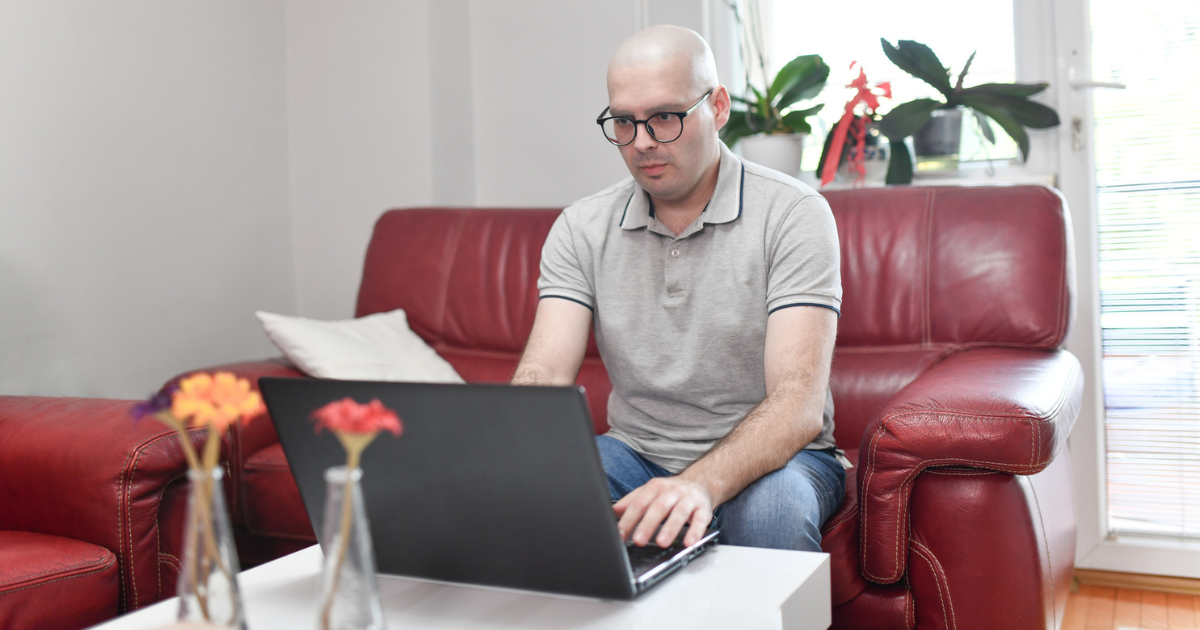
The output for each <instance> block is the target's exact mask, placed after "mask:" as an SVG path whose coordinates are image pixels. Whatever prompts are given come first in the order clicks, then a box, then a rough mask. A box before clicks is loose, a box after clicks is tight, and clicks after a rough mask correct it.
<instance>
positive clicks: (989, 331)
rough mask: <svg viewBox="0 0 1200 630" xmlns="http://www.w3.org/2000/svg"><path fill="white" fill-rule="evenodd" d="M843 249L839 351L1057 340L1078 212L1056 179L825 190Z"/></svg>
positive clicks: (1062, 333) (1066, 319)
mask: <svg viewBox="0 0 1200 630" xmlns="http://www.w3.org/2000/svg"><path fill="white" fill-rule="evenodd" d="M825 196H826V199H828V201H829V206H830V207H831V208H832V209H833V215H834V219H835V220H836V221H837V227H838V240H839V241H840V243H841V251H842V287H843V289H844V291H845V293H844V295H843V297H842V306H843V308H842V318H841V319H840V320H839V321H838V350H839V352H840V351H841V350H842V349H843V348H845V347H849V346H885V345H890V346H914V345H922V346H927V345H929V344H944V345H953V346H979V345H993V344H995V345H1003V346H1009V347H1024V348H1040V349H1052V348H1057V347H1058V346H1059V345H1061V344H1062V343H1063V340H1064V339H1065V338H1066V335H1067V332H1068V330H1069V329H1070V322H1071V303H1072V295H1073V293H1074V290H1073V289H1074V287H1073V282H1074V277H1075V276H1074V270H1073V269H1072V265H1073V254H1072V252H1071V238H1070V225H1071V224H1070V217H1069V216H1068V215H1067V208H1066V204H1065V203H1064V202H1063V199H1062V196H1061V195H1060V194H1059V193H1058V192H1057V191H1055V190H1054V189H1052V188H1048V187H1045V186H995V187H990V188H987V189H986V190H984V189H981V188H979V187H959V186H948V187H923V188H909V189H900V188H887V189H874V190H844V191H831V192H828V193H825Z"/></svg>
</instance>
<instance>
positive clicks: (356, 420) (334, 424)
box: [312, 397, 403, 435]
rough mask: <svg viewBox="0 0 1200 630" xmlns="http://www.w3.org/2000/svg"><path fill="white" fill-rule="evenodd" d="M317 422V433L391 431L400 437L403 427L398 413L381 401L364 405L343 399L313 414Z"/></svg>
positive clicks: (350, 399)
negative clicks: (322, 430) (323, 431)
mask: <svg viewBox="0 0 1200 630" xmlns="http://www.w3.org/2000/svg"><path fill="white" fill-rule="evenodd" d="M312 417H313V419H314V420H316V421H317V429H316V430H317V432H318V433H319V432H320V431H321V429H329V430H330V431H334V432H343V433H364V434H365V433H377V432H379V431H390V432H391V433H392V435H400V431H401V430H402V429H403V425H401V424H400V417H399V416H397V415H396V412H394V411H392V410H391V409H388V408H387V407H384V406H383V403H381V402H379V399H378V398H377V399H375V400H372V401H371V402H369V403H367V404H365V405H363V404H359V403H357V402H355V401H354V399H353V398H349V397H347V398H343V399H341V400H337V401H334V402H331V403H329V404H328V405H325V406H324V407H321V408H320V409H318V410H316V411H314V412H313V415H312Z"/></svg>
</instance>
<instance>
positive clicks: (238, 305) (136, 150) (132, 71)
mask: <svg viewBox="0 0 1200 630" xmlns="http://www.w3.org/2000/svg"><path fill="white" fill-rule="evenodd" d="M283 9H284V6H283V2H282V0H259V1H256V2H242V1H241V0H225V1H218V0H187V1H184V0H179V1H175V2H161V1H159V0H106V1H105V2H94V1H92V0H36V1H34V0H30V1H25V2H4V3H0V394H51V395H64V394H70V395H96V396H116V397H133V396H144V395H145V394H147V393H148V392H149V391H151V390H153V389H155V388H157V387H158V386H159V385H160V384H161V383H162V382H163V380H165V379H166V378H167V377H169V376H171V375H173V374H174V373H176V372H178V371H181V370H184V369H188V368H191V367H197V366H202V365H205V364H208V363H213V362H222V361H231V360H238V359H243V358H251V357H259V356H267V355H270V354H271V352H272V349H271V347H270V345H269V344H268V343H267V342H266V341H265V339H264V338H263V335H262V333H261V332H260V330H259V327H258V325H257V323H256V322H255V321H254V318H253V316H252V315H251V313H252V312H253V311H254V310H255V309H272V310H286V309H289V308H290V307H291V305H292V304H293V302H294V298H293V284H294V283H293V271H292V266H291V264H290V259H289V252H290V250H291V244H290V236H289V235H290V229H289V222H290V219H289V216H288V210H287V170H286V167H287V162H286V152H287V146H286V120H285V99H284V87H283V82H284V55H283V50H284V47H283V38H284V28H283Z"/></svg>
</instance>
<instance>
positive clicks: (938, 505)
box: [0, 186, 1083, 630]
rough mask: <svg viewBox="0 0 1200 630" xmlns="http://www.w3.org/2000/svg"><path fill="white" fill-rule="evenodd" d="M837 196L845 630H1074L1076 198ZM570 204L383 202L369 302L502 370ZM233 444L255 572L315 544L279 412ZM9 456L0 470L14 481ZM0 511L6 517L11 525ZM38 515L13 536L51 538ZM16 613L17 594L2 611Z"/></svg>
mask: <svg viewBox="0 0 1200 630" xmlns="http://www.w3.org/2000/svg"><path fill="white" fill-rule="evenodd" d="M826 196H827V198H828V199H829V202H830V205H831V206H832V208H833V211H834V216H835V218H836V220H837V225H838V232H839V237H840V239H841V245H842V284H843V289H844V299H843V310H842V313H843V316H842V318H841V320H840V321H839V329H838V341H837V351H836V356H835V359H834V365H833V381H832V388H833V396H834V402H835V408H836V411H835V422H836V438H837V441H838V443H839V445H840V446H841V447H842V448H843V449H845V450H846V451H847V453H848V454H849V456H850V458H851V460H853V461H855V462H857V466H856V467H855V468H854V469H852V470H851V471H849V474H848V477H847V496H846V500H845V502H844V503H843V506H842V508H841V510H839V512H838V513H837V514H836V515H835V516H834V517H833V518H831V519H830V521H829V522H828V523H827V524H826V526H825V532H824V540H823V543H822V546H823V548H824V549H825V551H827V552H828V553H829V554H830V556H831V561H832V582H833V583H832V596H833V605H834V628H844V629H853V628H882V629H886V628H909V629H911V628H921V629H926V628H971V629H976V628H979V629H991V628H995V629H1001V628H1003V629H1005V630H1013V629H1025V628H1039V629H1042V628H1057V627H1058V626H1059V625H1060V624H1061V621H1062V614H1063V611H1064V608H1065V605H1066V595H1067V591H1068V586H1069V582H1070V579H1071V574H1072V570H1073V561H1074V553H1075V525H1074V506H1073V500H1072V489H1071V478H1070V464H1069V461H1068V455H1067V451H1066V449H1065V448H1064V447H1065V444H1066V440H1067V437H1068V435H1069V433H1070V430H1071V426H1072V425H1073V423H1074V421H1075V419H1076V417H1077V415H1078V410H1079V405H1080V401H1081V398H1082V385H1083V376H1082V371H1081V370H1080V367H1079V364H1078V362H1077V361H1076V359H1075V358H1074V357H1073V356H1072V355H1071V354H1070V353H1068V352H1066V351H1064V350H1062V349H1061V347H1060V346H1061V345H1062V343H1063V340H1064V339H1065V337H1066V335H1067V332H1068V329H1069V327H1070V322H1071V313H1072V308H1073V304H1072V300H1073V292H1072V286H1073V273H1074V271H1073V268H1072V253H1071V247H1070V236H1069V235H1070V228H1069V217H1068V215H1067V211H1066V207H1065V204H1064V202H1063V200H1062V197H1061V196H1060V195H1059V194H1057V193H1056V192H1055V191H1053V190H1052V189H1049V188H1045V187H1039V186H1019V187H945V188H908V187H905V188H889V189H874V190H858V191H839V192H830V193H827V194H826ZM557 214H558V211H557V210H550V209H529V210H525V209H521V210H516V209H451V208H423V209H409V210H394V211H391V212H388V213H385V214H384V215H383V216H382V217H381V218H380V219H379V221H378V223H377V224H376V227H375V231H374V234H373V236H372V239H371V242H370V245H369V247H368V250H367V255H366V261H365V264H364V268H363V277H362V283H361V286H360V289H359V295H358V303H357V307H356V314H357V315H358V316H364V315H368V314H371V313H378V312H384V311H390V310H393V309H397V308H403V309H405V311H406V312H407V313H408V321H409V324H410V325H411V326H412V328H413V330H414V331H415V332H416V333H417V334H419V335H420V336H421V337H422V338H424V339H425V340H426V341H427V342H428V343H429V344H430V345H431V346H432V347H433V348H434V349H435V350H437V351H438V352H439V353H440V354H441V355H442V356H443V357H444V358H445V359H446V360H447V361H449V362H450V363H451V364H452V365H453V366H454V368H455V369H456V370H458V372H459V374H461V375H462V377H463V378H464V379H466V380H467V381H494V382H502V381H506V380H507V379H508V378H509V377H510V376H511V374H512V372H513V369H514V368H515V366H516V362H517V360H518V358H519V355H520V352H521V350H522V348H523V346H524V343H525V339H526V337H527V335H528V333H529V330H530V327H531V326H532V323H533V316H534V310H535V308H536V304H537V290H536V280H537V276H538V261H539V258H540V250H541V245H542V242H543V241H544V239H545V236H546V234H547V232H548V231H549V229H550V226H551V225H552V223H553V222H554V219H555V217H556V216H557ZM218 367H221V368H223V369H230V370H233V371H235V372H238V373H239V374H242V375H244V376H248V377H251V378H257V377H259V376H265V375H272V376H293V377H301V376H302V374H300V373H299V372H298V371H296V370H295V368H293V367H292V366H291V365H290V364H288V363H287V362H286V361H285V360H283V359H273V360H268V361H262V362H251V363H240V364H233V365H226V366H218ZM206 369H215V368H206ZM579 383H580V384H582V385H584V386H585V387H586V388H587V390H588V394H589V402H590V406H591V411H592V415H593V418H594V422H595V424H596V430H597V432H602V431H604V430H605V429H606V422H605V418H606V413H605V409H606V403H607V397H608V394H609V392H610V391H611V385H610V384H609V382H608V378H607V375H606V373H605V370H604V366H603V363H602V362H601V360H600V357H599V354H598V352H597V350H596V348H595V345H594V344H591V345H589V348H588V352H587V357H586V359H585V361H584V365H583V368H582V370H581V372H580V375H579ZM16 404H18V405H19V404H23V403H20V402H18V403H16ZM80 404H83V403H80ZM113 404H116V403H113ZM3 405H4V403H3V401H2V399H0V423H3V422H5V411H4V409H5V408H4V406H3ZM0 430H5V431H6V430H7V429H6V425H3V424H0ZM225 447H226V448H225V455H226V457H227V458H228V470H229V473H230V474H229V475H228V485H227V487H226V490H227V496H228V500H229V502H230V512H231V516H232V520H233V522H234V523H235V529H236V530H237V532H238V535H239V551H240V553H241V555H242V557H243V561H244V563H246V564H252V563H254V562H258V561H261V560H265V559H269V558H271V557H275V556H277V555H281V554H282V553H285V552H287V551H290V550H292V549H296V548H299V547H301V546H304V545H307V544H310V543H311V542H312V541H313V533H312V529H311V527H310V525H309V523H308V519H307V516H306V515H305V513H304V510H303V507H302V505H301V503H300V499H299V493H298V492H297V490H296V487H295V484H294V482H293V481H292V479H291V476H290V472H289V470H288V467H287V462H286V460H285V459H284V457H283V453H282V450H281V448H280V446H279V444H278V439H277V437H276V435H275V433H274V430H273V428H272V426H271V423H270V422H267V421H265V419H260V420H256V421H254V422H251V423H249V424H247V425H241V426H236V427H235V428H234V429H232V430H231V432H230V433H229V434H228V435H227V439H226V445H225ZM122 448H126V447H123V446H122V447H118V448H117V450H118V451H119V450H121V449H122ZM131 452H132V451H131ZM0 462H6V460H5V458H4V457H2V456H0ZM7 468H8V465H7V464H6V463H0V473H2V474H5V475H7V473H8V471H7ZM180 471H181V469H180ZM0 478H2V477H0ZM5 483H6V482H5ZM8 487H9V486H0V488H4V489H7V488H8ZM163 487H164V488H165V489H166V490H167V492H165V493H164V495H163V496H164V497H165V498H164V499H163V500H162V501H161V502H160V503H159V504H158V505H157V506H156V507H157V508H158V514H159V516H158V517H157V518H158V522H159V527H158V529H157V531H158V532H160V533H161V532H163V531H165V529H166V528H167V524H166V523H165V522H164V519H166V520H170V518H173V517H169V516H164V514H166V513H168V512H170V510H171V509H173V506H172V505H168V504H170V503H171V502H172V500H171V499H169V497H171V496H173V495H172V494H171V492H170V488H172V487H173V486H172V485H171V483H167V484H164V485H163ZM3 496H4V495H3V494H0V500H3ZM0 505H3V504H0ZM72 509H74V508H72ZM78 509H79V510H90V509H92V508H90V507H87V506H83V505H80V506H79V507H78ZM3 512H4V511H3V510H0V529H8V528H10V524H9V521H6V520H4V519H5V517H4V515H3ZM151 516H152V513H151V510H149V509H147V510H144V511H139V512H138V513H137V515H136V517H137V518H150V517H151ZM32 523H33V524H32V525H29V526H15V527H11V528H12V529H20V530H26V531H41V530H39V529H38V527H40V525H39V524H38V523H40V522H39V521H37V519H34V521H33V522H32ZM141 529H143V530H146V531H150V530H154V528H149V529H147V528H145V527H142V528H141ZM51 533H56V535H62V536H64V537H65V538H72V539H74V538H79V537H80V536H76V532H73V531H64V532H61V533H59V532H57V530H55V531H54V532H51ZM0 536H3V534H2V533H0ZM135 538H136V539H137V540H139V541H142V542H145V535H144V534H143V535H139V536H136V537H135V536H133V535H131V536H129V537H128V538H125V539H122V538H120V537H118V538H117V539H116V541H115V543H113V542H110V541H107V540H102V541H98V542H93V541H90V540H89V542H92V543H93V544H96V545H97V546H100V547H104V548H106V549H110V550H112V549H113V548H114V547H115V549H120V550H124V549H126V548H127V547H128V545H129V543H128V542H127V541H128V540H132V539H135ZM168 538H169V536H168ZM2 540H3V539H2V538H0V548H3V543H2ZM123 541H125V542H123ZM110 544H112V545H114V547H109V546H107V545H110ZM122 545H126V547H122ZM162 545H163V543H161V542H160V551H159V557H158V566H159V571H158V573H159V589H158V590H157V591H155V593H156V594H157V595H158V596H167V595H170V591H169V590H167V591H166V592H164V588H165V587H164V585H165V584H166V583H168V582H170V583H171V584H173V575H168V574H169V573H170V563H169V562H166V561H164V560H162V557H163V556H162V553H163V552H162V551H161V550H162V549H166V548H167V547H164V546H162ZM130 551H131V552H132V553H130V554H125V555H120V554H118V556H117V565H118V567H124V566H126V565H128V566H142V565H143V564H145V565H146V566H150V564H149V563H151V560H150V559H148V558H147V557H143V555H141V554H142V552H143V551H146V550H144V549H142V548H140V547H139V548H138V549H136V550H133V549H131V550H130ZM113 553H116V552H115V551H113ZM148 555H149V556H151V557H152V556H153V553H150V554H148ZM132 577H133V576H132V575H118V576H117V580H118V583H119V585H120V588H121V589H122V590H121V600H120V609H121V610H124V609H129V608H135V607H137V606H138V605H144V604H145V603H148V602H147V601H146V600H145V598H144V597H141V596H137V595H135V596H134V597H133V598H132V599H131V598H130V596H129V592H128V591H130V590H131V589H132V588H133V587H134V585H135V581H133V580H132ZM144 578H145V572H142V573H141V574H140V575H139V576H138V580H142V579H144ZM2 579H3V574H0V580H2ZM136 584H137V585H140V584H142V582H140V581H139V582H136ZM0 588H3V587H2V586H0ZM143 588H147V587H143ZM5 605H6V604H5V595H4V594H3V591H0V621H3V617H2V615H3V614H4V607H5ZM0 625H3V624H2V623H0Z"/></svg>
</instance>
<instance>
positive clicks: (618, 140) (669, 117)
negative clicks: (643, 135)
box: [603, 114, 683, 146]
mask: <svg viewBox="0 0 1200 630" xmlns="http://www.w3.org/2000/svg"><path fill="white" fill-rule="evenodd" d="M646 126H647V127H649V129H648V131H649V132H650V135H651V137H653V138H654V139H655V140H657V141H658V142H671V141H673V140H676V139H678V138H679V136H680V135H682V134H683V119H682V118H680V117H679V115H678V114H656V115H654V116H651V117H650V120H649V121H648V122H647V123H646ZM603 127H604V136H605V137H606V138H608V141H609V142H611V143H613V144H616V145H621V146H623V145H626V144H629V143H630V142H633V138H634V134H635V133H636V130H637V124H636V123H634V122H633V121H632V120H630V119H628V118H610V119H608V120H606V121H604V126H603Z"/></svg>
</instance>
